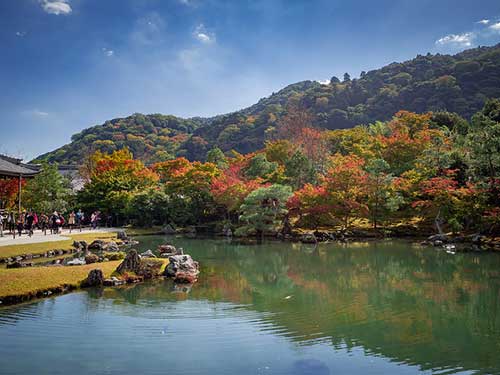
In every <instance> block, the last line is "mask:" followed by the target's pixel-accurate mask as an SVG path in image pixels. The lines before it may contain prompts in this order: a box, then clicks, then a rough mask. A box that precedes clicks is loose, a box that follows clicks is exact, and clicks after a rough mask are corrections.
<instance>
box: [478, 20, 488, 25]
mask: <svg viewBox="0 0 500 375" xmlns="http://www.w3.org/2000/svg"><path fill="white" fill-rule="evenodd" d="M476 23H480V24H481V25H487V24H489V23H490V20H488V19H484V20H481V21H477V22H476Z"/></svg>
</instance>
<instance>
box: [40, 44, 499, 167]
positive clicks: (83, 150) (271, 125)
mask: <svg viewBox="0 0 500 375" xmlns="http://www.w3.org/2000/svg"><path fill="white" fill-rule="evenodd" d="M494 97H500V45H496V46H494V47H479V48H475V49H471V50H467V51H464V52H462V53H459V54H457V55H454V56H450V55H441V54H437V55H431V54H428V55H426V56H421V55H419V56H417V57H416V58H415V59H413V60H410V61H406V62H403V63H392V64H390V65H388V66H385V67H383V68H381V69H377V70H373V71H369V72H361V74H360V76H359V78H351V77H350V76H349V74H347V73H346V74H345V75H344V77H342V79H339V78H337V77H332V78H331V80H330V82H329V83H328V84H324V83H319V82H316V81H304V82H299V83H296V84H293V85H290V86H288V87H286V88H284V89H283V90H280V91H279V92H277V93H273V94H272V95H271V96H269V97H267V98H264V99H261V100H260V101H259V102H258V103H257V104H255V105H253V106H251V107H248V108H246V109H243V110H240V111H237V112H234V113H230V114H226V115H220V116H216V117H213V118H191V119H182V118H178V117H175V116H165V115H159V114H154V115H142V114H134V115H132V116H130V117H127V118H121V119H114V120H111V121H107V122H105V123H104V124H102V125H98V126H94V127H91V128H88V129H86V130H84V131H82V132H81V133H79V134H76V135H74V136H73V137H72V142H71V143H69V144H67V145H65V146H63V147H61V148H59V149H57V150H55V151H53V152H49V153H47V154H44V155H41V156H39V157H38V158H37V159H36V160H35V161H36V162H41V161H49V162H59V163H63V164H68V163H80V162H81V160H82V159H83V157H84V156H85V155H90V154H93V153H94V152H96V151H100V152H104V153H110V152H113V151H116V150H119V149H122V148H124V147H127V148H128V149H129V150H130V151H131V152H132V153H133V154H134V156H135V157H136V158H139V159H140V160H142V161H143V162H145V163H147V164H152V163H158V162H164V161H167V160H171V159H174V158H175V157H185V158H186V159H188V160H191V161H193V160H200V161H204V160H206V159H205V158H206V155H207V152H208V151H209V150H211V149H212V148H214V147H215V146H217V147H218V148H219V149H221V150H222V152H224V153H225V154H226V155H229V153H230V152H231V151H232V150H235V151H237V152H239V153H250V152H255V151H257V150H259V149H262V148H263V147H264V146H265V143H266V141H272V140H276V139H279V138H280V134H278V133H279V129H280V128H282V127H281V125H280V124H281V123H282V122H283V119H284V118H285V117H286V116H287V115H288V114H289V112H290V110H291V108H292V109H293V110H297V109H299V110H300V111H301V112H302V113H305V114H306V115H305V116H306V117H307V118H304V119H303V121H307V122H308V123H310V126H312V127H314V128H317V129H328V130H332V129H343V128H350V127H353V126H356V125H361V124H365V125H368V124H373V123H375V122H376V121H386V120H389V119H390V118H391V117H392V116H393V115H394V114H395V113H397V112H398V111H399V110H407V111H411V112H415V113H425V112H430V111H432V112H441V111H448V112H453V113H457V114H458V115H460V116H462V117H464V118H465V119H467V120H470V118H471V116H472V115H473V114H474V113H476V112H477V111H479V110H480V109H481V108H482V107H483V105H484V103H485V102H486V100H487V99H488V98H494Z"/></svg>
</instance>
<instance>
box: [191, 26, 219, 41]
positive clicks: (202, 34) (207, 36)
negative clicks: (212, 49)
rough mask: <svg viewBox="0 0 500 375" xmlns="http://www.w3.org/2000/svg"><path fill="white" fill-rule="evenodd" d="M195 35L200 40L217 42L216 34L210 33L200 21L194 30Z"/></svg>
mask: <svg viewBox="0 0 500 375" xmlns="http://www.w3.org/2000/svg"><path fill="white" fill-rule="evenodd" d="M193 35H194V37H195V38H196V39H198V40H199V41H200V42H202V43H205V44H209V43H214V42H215V34H214V33H209V32H208V31H207V30H206V28H205V26H204V25H203V24H202V23H200V24H199V25H198V26H197V27H196V29H195V30H194V33H193Z"/></svg>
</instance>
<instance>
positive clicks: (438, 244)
mask: <svg viewBox="0 0 500 375" xmlns="http://www.w3.org/2000/svg"><path fill="white" fill-rule="evenodd" d="M443 243H444V242H443V241H441V240H435V241H433V242H432V245H433V246H443Z"/></svg>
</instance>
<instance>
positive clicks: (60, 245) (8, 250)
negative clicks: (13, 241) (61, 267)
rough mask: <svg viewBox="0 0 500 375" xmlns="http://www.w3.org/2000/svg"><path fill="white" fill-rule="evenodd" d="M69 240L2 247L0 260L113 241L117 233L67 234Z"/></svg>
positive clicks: (0, 248) (0, 247)
mask: <svg viewBox="0 0 500 375" xmlns="http://www.w3.org/2000/svg"><path fill="white" fill-rule="evenodd" d="M64 236H65V237H66V236H67V237H68V239H67V240H64V241H55V242H40V243H33V244H23V245H8V246H0V258H8V257H13V256H17V255H23V254H41V253H45V252H47V251H49V250H55V249H61V250H68V249H71V248H72V247H73V241H87V243H91V242H92V241H94V240H97V239H102V240H111V239H116V233H112V232H104V233H95V232H94V233H76V232H75V233H71V234H65V235H64Z"/></svg>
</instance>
